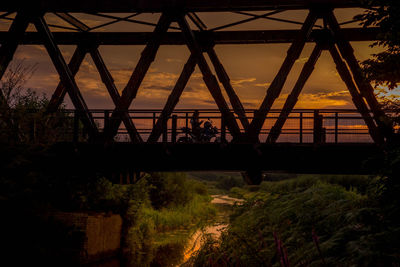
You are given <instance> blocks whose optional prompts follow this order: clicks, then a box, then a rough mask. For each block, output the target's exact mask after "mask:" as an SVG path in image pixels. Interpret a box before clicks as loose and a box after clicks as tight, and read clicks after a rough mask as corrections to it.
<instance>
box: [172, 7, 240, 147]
mask: <svg viewBox="0 0 400 267" xmlns="http://www.w3.org/2000/svg"><path fill="white" fill-rule="evenodd" d="M177 21H178V24H179V26H180V28H181V30H182V33H183V35H184V38H185V40H186V44H187V46H188V48H189V50H190V52H191V53H192V54H193V55H194V56H195V57H196V58H197V65H198V66H199V69H200V71H201V73H202V74H203V80H204V83H205V84H206V86H207V88H208V90H209V91H210V93H211V95H212V97H213V98H214V101H215V103H216V104H217V106H218V109H219V111H220V112H221V116H222V117H223V118H224V120H225V122H226V126H227V128H228V129H229V132H230V133H231V135H232V137H233V139H234V140H235V141H239V140H241V139H242V133H241V132H240V128H239V126H238V124H237V122H236V119H235V116H234V115H233V114H232V112H231V111H230V109H229V106H228V104H227V103H226V101H225V99H224V96H223V94H222V91H221V88H220V87H219V84H218V81H217V79H216V78H215V76H214V75H213V74H212V72H211V69H210V67H209V66H208V64H207V61H206V59H205V58H204V55H203V53H202V49H201V46H200V45H199V44H198V43H197V41H196V38H195V36H194V34H193V31H192V30H191V29H190V26H189V24H188V22H187V21H186V19H185V16H184V14H181V15H178V16H177Z"/></svg>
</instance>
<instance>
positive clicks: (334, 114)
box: [65, 109, 373, 143]
mask: <svg viewBox="0 0 400 267" xmlns="http://www.w3.org/2000/svg"><path fill="white" fill-rule="evenodd" d="M197 111H198V112H199V117H198V118H199V121H200V122H203V124H204V122H206V121H209V122H210V123H211V124H212V126H215V127H216V128H217V130H218V133H217V134H216V137H215V138H212V139H211V141H212V142H213V141H221V140H227V141H230V140H231V139H232V136H231V135H230V133H229V130H228V129H227V128H226V127H224V122H223V120H222V118H221V114H220V112H219V111H218V110H213V109H198V110H197ZM65 112H66V113H68V114H69V116H68V117H69V118H70V119H71V120H72V121H73V120H75V123H73V122H72V123H70V125H71V126H72V128H71V129H70V131H69V134H70V136H71V138H72V139H73V140H83V139H84V136H85V131H84V129H83V127H82V126H81V125H80V124H79V123H78V122H77V114H75V116H74V113H75V111H72V110H66V111H65ZM91 112H92V114H93V117H94V119H95V121H96V123H97V125H98V127H99V130H100V132H101V131H103V130H104V125H105V118H108V117H109V115H110V114H111V113H112V110H91ZM194 112H195V110H193V109H180V110H175V111H174V112H173V113H172V114H171V116H170V117H169V118H168V120H167V123H166V127H164V128H163V130H162V134H161V136H160V138H159V140H158V141H159V142H179V141H182V140H185V141H187V140H190V133H188V131H185V130H184V129H185V128H186V129H187V128H189V129H190V128H191V126H192V125H191V120H192V116H193V114H194ZM280 112H281V110H271V112H270V113H269V114H268V115H267V117H266V120H265V123H264V125H263V127H262V129H261V132H260V136H259V137H260V141H261V142H265V141H266V139H267V136H268V135H269V134H270V132H271V128H272V126H273V125H274V124H275V122H276V120H277V119H278V118H279V115H280ZM160 114H161V110H144V109H143V110H130V111H129V116H130V118H131V120H132V121H133V123H134V124H135V126H136V128H137V130H138V132H139V134H140V135H141V137H142V139H143V140H144V141H147V139H148V137H149V136H150V134H151V132H152V130H153V128H154V125H155V124H156V123H157V120H158V118H159V116H160ZM246 116H247V118H248V120H249V122H251V120H252V119H253V118H254V110H247V111H246ZM74 118H75V119H74ZM236 120H237V123H238V125H239V126H240V128H241V131H242V132H245V130H244V128H243V127H242V125H241V122H240V120H239V118H238V117H237V116H236ZM115 140H116V141H120V142H127V141H129V135H128V132H127V130H126V128H125V127H124V125H123V124H121V126H120V128H119V130H118V134H117V136H116V138H115ZM276 142H290V143H346V142H349V143H370V142H373V141H372V138H371V137H370V135H369V131H368V128H367V126H366V125H365V123H364V120H363V118H362V116H361V115H360V114H359V113H358V112H357V110H350V109H348V110H344V109H337V110H333V109H330V110H328V109H321V110H314V109H298V110H293V112H292V113H291V114H290V115H289V116H288V117H287V118H286V122H285V124H284V126H283V127H282V130H281V132H280V135H279V138H278V139H277V141H276Z"/></svg>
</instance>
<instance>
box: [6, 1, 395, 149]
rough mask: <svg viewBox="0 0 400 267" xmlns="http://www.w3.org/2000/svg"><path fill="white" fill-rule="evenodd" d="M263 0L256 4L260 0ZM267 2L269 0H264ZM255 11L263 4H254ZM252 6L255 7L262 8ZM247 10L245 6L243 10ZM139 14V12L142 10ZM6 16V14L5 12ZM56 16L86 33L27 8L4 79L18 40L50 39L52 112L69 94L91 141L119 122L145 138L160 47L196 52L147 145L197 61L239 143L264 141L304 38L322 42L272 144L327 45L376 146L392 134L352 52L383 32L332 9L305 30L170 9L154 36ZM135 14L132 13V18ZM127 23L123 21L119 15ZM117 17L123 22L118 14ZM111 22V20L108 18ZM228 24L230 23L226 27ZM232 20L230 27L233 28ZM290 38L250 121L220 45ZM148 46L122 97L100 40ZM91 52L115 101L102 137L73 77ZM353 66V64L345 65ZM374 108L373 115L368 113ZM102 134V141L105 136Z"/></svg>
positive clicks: (111, 132) (9, 39) (312, 16)
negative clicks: (149, 78) (62, 28)
mask: <svg viewBox="0 0 400 267" xmlns="http://www.w3.org/2000/svg"><path fill="white" fill-rule="evenodd" d="M256 2H257V1H256ZM264 2H265V1H264ZM333 2H334V1H333ZM256 9H257V8H256ZM256 9H249V10H256ZM243 10H246V8H244V9H243ZM138 11H139V10H138ZM246 14H248V15H249V16H252V17H253V18H258V17H260V18H261V17H262V18H267V17H268V15H269V14H271V12H269V13H267V14H264V15H261V16H258V15H254V14H251V13H246ZM7 15H8V13H7V14H5V16H7ZM186 15H188V17H189V19H190V20H192V21H193V22H194V24H195V25H196V26H197V27H198V28H199V29H200V31H194V30H193V29H191V28H190V26H189V24H188V22H187V21H186V18H185V16H186ZM58 16H59V17H61V18H62V19H63V20H65V21H67V22H68V23H70V24H71V25H72V26H73V27H74V28H75V29H76V30H78V31H80V32H55V33H54V34H53V33H52V32H50V29H49V25H48V24H47V23H46V22H45V20H44V19H43V14H39V15H38V13H32V14H28V13H21V12H18V13H17V16H16V18H15V19H13V20H14V22H13V24H12V26H11V28H10V30H9V32H7V33H6V32H0V43H1V44H2V46H1V47H0V77H1V76H2V75H3V74H4V71H5V69H6V68H7V66H8V64H9V62H10V61H11V59H12V57H13V54H14V52H15V50H16V48H17V46H18V45H19V44H44V46H45V47H46V49H47V51H48V53H49V55H50V57H51V59H52V62H53V64H54V66H55V67H56V70H57V71H58V73H59V75H60V80H61V82H60V84H59V85H58V86H57V88H56V90H55V93H54V94H53V96H52V99H51V101H50V104H49V106H48V112H54V111H55V110H56V109H57V108H58V107H59V106H60V104H61V103H62V101H63V99H64V96H65V95H66V93H68V94H69V95H70V97H71V100H72V102H73V105H74V106H75V108H76V109H77V111H78V112H79V114H80V116H81V120H82V122H83V124H84V126H85V127H86V128H87V129H88V131H89V134H90V135H91V137H92V140H102V141H104V140H106V141H107V142H110V141H112V139H113V138H114V137H115V136H116V134H117V133H118V129H119V127H120V124H121V122H123V123H124V125H125V127H126V129H127V130H128V132H129V135H130V139H131V141H132V142H134V143H142V142H143V139H142V138H141V136H140V135H139V134H138V132H137V130H136V128H135V125H134V124H133V122H132V120H131V119H130V117H129V114H128V109H129V107H130V106H131V104H132V102H133V100H134V99H135V98H136V95H137V92H138V90H139V88H140V85H141V83H142V81H143V79H144V77H145V75H146V73H147V71H148V69H149V67H150V65H151V63H152V62H153V61H154V59H155V57H156V54H157V51H158V48H159V47H160V45H186V46H187V47H188V48H189V50H190V52H191V55H190V57H189V59H188V61H187V63H186V64H185V66H184V68H183V70H182V73H181V75H180V77H179V79H178V81H177V83H176V85H175V87H174V88H173V90H172V92H171V95H170V96H169V98H168V100H167V103H166V105H165V107H164V109H163V111H162V113H161V115H160V117H159V118H158V121H157V123H156V124H155V126H154V128H153V130H152V132H151V134H150V137H149V138H148V140H147V141H148V142H150V143H151V142H157V140H158V139H159V137H160V134H161V132H162V131H163V128H164V127H165V125H166V123H167V121H168V118H169V117H170V115H171V114H172V112H173V110H174V108H175V106H176V105H177V103H178V101H179V98H180V96H181V94H182V92H183V90H184V88H185V86H186V85H187V82H188V80H189V78H190V76H191V75H192V73H193V71H194V68H195V65H196V64H197V65H198V66H199V68H200V71H201V73H202V75H203V80H204V82H205V84H206V86H207V88H208V90H209V91H210V93H211V95H212V97H213V99H214V100H215V102H216V104H217V106H218V108H219V110H220V112H221V114H222V117H223V120H224V122H225V123H226V126H227V127H228V129H229V131H230V134H231V135H232V136H233V137H234V140H235V141H239V142H250V143H254V142H258V136H259V134H260V130H261V128H262V126H263V124H264V122H265V118H266V116H267V115H268V113H269V111H270V109H271V107H272V105H273V103H274V102H275V100H276V99H277V98H278V97H279V95H280V93H281V91H282V88H283V86H284V84H285V81H286V78H287V76H288V74H289V73H290V71H291V69H292V67H293V64H294V62H295V61H296V60H297V59H298V58H299V56H300V54H301V52H302V50H303V48H304V46H305V43H306V42H316V43H317V45H316V48H315V50H314V52H313V54H312V56H311V58H310V59H309V61H308V62H307V63H306V64H305V66H304V68H303V70H302V73H301V74H300V77H299V79H298V81H297V83H296V85H295V88H294V89H293V91H292V93H291V94H290V96H289V98H288V99H287V101H286V103H285V109H284V110H283V111H282V113H281V114H280V117H279V119H278V120H277V122H276V124H275V126H274V127H273V131H272V132H271V133H270V136H269V137H268V142H271V143H273V142H275V141H276V140H277V138H278V137H279V133H280V131H281V129H282V127H283V125H284V123H285V120H286V118H287V116H288V114H289V113H290V111H291V110H292V109H293V107H294V105H295V104H296V101H297V98H298V96H299V94H300V92H301V90H302V88H303V87H304V84H305V82H306V81H307V79H308V77H309V76H310V75H311V73H312V70H313V68H314V65H315V62H316V61H317V59H318V57H319V55H320V53H321V49H328V50H329V51H330V52H331V55H332V57H333V58H334V61H335V64H336V66H337V69H338V72H339V74H340V76H341V77H342V79H343V81H344V82H345V83H346V85H347V87H348V89H349V91H350V94H351V95H352V98H353V101H354V104H355V106H356V107H357V109H358V110H359V112H360V113H361V114H362V116H363V118H364V120H365V122H366V124H367V125H368V128H369V130H370V133H371V136H372V138H373V139H374V141H375V142H376V143H379V144H380V143H383V141H384V138H386V139H388V138H389V137H390V135H391V134H392V133H393V130H392V128H391V125H387V124H385V123H384V121H385V120H386V116H385V114H384V112H383V111H382V110H381V108H380V106H379V103H378V102H377V100H376V98H375V96H374V95H373V89H372V87H371V85H370V84H369V83H367V82H366V80H365V79H364V77H363V76H362V74H361V70H360V66H359V65H358V62H357V60H356V58H355V57H354V53H353V49H352V47H351V45H350V43H349V41H360V40H376V39H377V38H378V30H377V29H375V28H372V29H354V28H350V29H341V28H340V25H339V23H338V22H337V20H336V18H335V17H334V15H333V13H332V10H331V9H329V8H328V9H327V8H326V7H324V8H315V6H313V7H312V8H311V9H310V12H309V14H308V16H307V18H306V20H305V22H304V23H302V28H301V29H300V30H275V31H246V32H243V31H237V32H236V31H210V30H207V29H206V26H205V25H204V23H203V22H202V21H201V20H200V18H199V17H197V16H196V14H195V13H185V12H182V11H176V10H175V11H173V12H172V11H171V10H168V11H166V12H164V13H163V14H162V15H161V17H160V19H159V22H158V23H157V24H156V27H155V29H154V31H153V32H152V33H138V32H136V33H135V32H134V33H115V32H114V33H107V32H104V33H103V32H99V33H94V32H87V31H89V30H91V29H92V28H90V27H88V26H87V25H86V24H84V23H83V22H81V21H79V20H78V19H76V18H75V17H73V16H71V15H70V14H67V13H58ZM132 16H134V15H130V16H128V17H132ZM319 18H325V22H326V23H325V24H324V25H326V26H325V27H324V28H323V29H314V28H315V22H316V21H317V19H319ZM120 19H121V20H123V18H120ZM128 19H129V20H131V19H130V18H128ZM117 20H118V19H117ZM173 21H176V22H178V26H179V27H173V26H171V23H172V22H173ZM29 22H33V23H34V25H35V27H36V29H37V31H38V32H25V30H26V28H27V25H28V23H29ZM110 23H112V22H110ZM225 26H226V25H225ZM228 26H229V25H227V27H228ZM171 28H174V29H180V30H181V32H168V29H171ZM285 42H287V43H292V45H291V47H290V48H289V50H288V53H287V57H286V58H285V60H284V62H283V64H282V66H281V68H280V70H279V72H278V74H277V76H276V77H275V79H274V80H273V82H272V83H271V85H270V87H269V88H268V90H267V92H266V96H265V98H264V100H263V102H262V104H261V106H260V107H259V109H258V110H257V112H256V116H255V118H254V119H253V120H252V121H251V122H249V120H248V118H247V117H246V115H245V112H244V109H243V105H242V104H241V101H240V99H239V97H238V96H237V95H236V93H235V91H234V89H233V87H232V85H231V83H230V79H229V76H228V74H227V73H226V71H225V68H224V66H223V64H222V62H221V61H220V60H219V58H218V56H217V54H216V52H215V50H214V46H215V45H219V44H256V43H285ZM61 44H69V45H72V44H77V45H78V47H77V49H76V51H75V53H74V55H73V57H72V59H71V62H70V63H69V64H68V65H67V64H66V63H65V60H64V58H63V56H62V54H61V52H60V50H59V48H58V45H61ZM140 44H146V47H145V48H144V50H143V52H142V54H141V58H140V60H139V62H138V64H137V65H136V67H135V69H134V71H133V73H132V75H131V78H130V80H129V82H128V83H127V85H126V87H125V89H124V90H123V92H122V95H119V92H118V90H117V89H116V87H115V84H114V81H113V78H112V76H111V74H110V73H109V71H108V69H107V67H106V65H105V63H104V61H103V60H102V57H101V55H100V52H99V51H98V49H97V47H98V46H99V45H140ZM88 53H89V54H90V55H91V57H92V58H93V61H94V63H95V65H96V68H97V70H98V72H99V74H100V77H101V79H102V81H103V83H104V84H105V85H106V88H107V90H108V93H109V94H110V97H111V98H112V100H113V103H114V104H115V109H114V111H113V112H112V115H111V118H110V120H109V121H108V122H109V123H107V124H106V126H105V129H104V133H103V137H101V136H100V134H99V132H98V130H97V127H96V125H95V123H94V120H93V117H92V115H91V114H90V112H89V110H88V108H87V106H86V103H85V101H84V99H83V97H82V95H81V93H80V91H79V88H78V86H77V84H76V82H75V79H74V76H75V75H76V73H77V72H78V71H79V67H80V65H81V63H82V61H83V60H84V57H85V55H86V54H88ZM204 53H206V54H208V57H209V58H210V61H211V63H212V65H213V66H214V70H215V72H216V76H217V77H218V79H219V81H220V82H221V83H222V85H223V87H224V89H225V91H226V93H227V95H228V97H229V100H230V103H231V106H232V107H233V110H234V112H235V113H236V114H237V115H238V118H239V121H240V122H241V124H242V127H243V129H244V131H245V133H244V134H243V133H242V132H241V127H240V126H239V125H238V122H237V121H236V119H235V117H234V115H233V113H232V112H231V110H230V108H229V106H228V103H227V101H226V100H225V98H224V96H223V94H222V91H221V88H220V86H219V83H218V81H217V78H216V76H215V75H214V74H213V72H212V70H211V68H210V66H209V65H208V62H207V60H206V59H205V57H204ZM346 63H347V64H346ZM369 110H371V111H372V113H373V117H371V116H370V114H369ZM100 137H101V138H100Z"/></svg>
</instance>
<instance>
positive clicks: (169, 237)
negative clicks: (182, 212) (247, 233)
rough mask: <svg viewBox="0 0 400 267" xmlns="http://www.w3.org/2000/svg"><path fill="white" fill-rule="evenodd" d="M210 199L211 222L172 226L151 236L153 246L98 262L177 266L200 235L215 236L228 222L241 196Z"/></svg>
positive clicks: (109, 266)
mask: <svg viewBox="0 0 400 267" xmlns="http://www.w3.org/2000/svg"><path fill="white" fill-rule="evenodd" d="M211 197H212V201H211V203H212V204H214V205H215V206H216V208H217V215H216V217H215V218H214V219H213V221H212V222H209V223H207V224H205V226H203V227H202V228H198V227H197V228H194V229H189V230H175V231H170V232H166V233H162V234H159V235H158V236H157V238H156V239H155V240H154V242H153V243H154V244H153V245H154V247H153V248H151V249H150V250H149V252H148V253H143V254H141V255H137V256H135V258H133V259H129V260H128V262H126V260H120V259H114V260H111V261H109V262H105V263H102V264H100V265H97V266H100V267H119V266H124V267H133V266H151V267H158V266H159V267H161V266H162V267H164V266H165V267H177V266H181V265H182V264H184V263H185V262H187V261H188V260H189V258H190V257H191V256H193V255H194V254H195V253H196V252H197V251H198V250H199V249H200V247H201V245H202V242H203V240H204V238H203V237H204V236H205V235H208V234H211V235H213V237H214V238H216V239H217V238H219V237H220V235H221V231H223V230H224V229H225V228H226V227H227V226H228V225H229V215H230V213H231V211H232V207H233V205H234V204H235V202H237V203H240V202H242V201H243V200H241V199H236V198H231V197H229V196H227V195H212V196H211Z"/></svg>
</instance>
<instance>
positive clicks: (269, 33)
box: [0, 28, 379, 45]
mask: <svg viewBox="0 0 400 267" xmlns="http://www.w3.org/2000/svg"><path fill="white" fill-rule="evenodd" d="M298 32H299V31H298V30H265V31H220V32H218V31H217V32H196V33H195V34H196V37H197V38H199V40H200V42H207V41H208V40H213V41H214V42H215V44H263V43H292V42H293V40H294V39H295V38H296V36H297V34H298ZM342 32H343V35H342V37H343V38H345V39H346V40H348V41H375V40H377V39H378V36H379V29H378V28H347V29H343V30H342ZM325 34H326V31H325V30H314V31H313V32H312V34H311V37H310V39H309V40H308V41H309V42H314V41H315V40H316V39H318V38H324V37H325V36H327V38H328V35H325ZM53 35H54V38H55V40H56V42H57V44H59V45H76V44H80V43H82V42H88V43H91V44H99V45H145V44H147V42H148V41H149V40H150V39H151V38H152V33H151V32H88V33H84V32H54V33H53ZM9 36H10V35H9V33H8V32H0V43H3V42H4V41H5V40H7V39H8V38H9ZM42 43H43V41H42V39H41V37H40V36H39V34H38V33H36V32H27V33H25V35H24V38H23V39H22V41H21V42H20V44H24V45H38V44H42ZM161 44H163V45H184V44H185V41H184V39H183V35H182V34H181V33H180V32H168V33H167V34H166V36H165V38H164V39H163V40H162V43H161Z"/></svg>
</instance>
